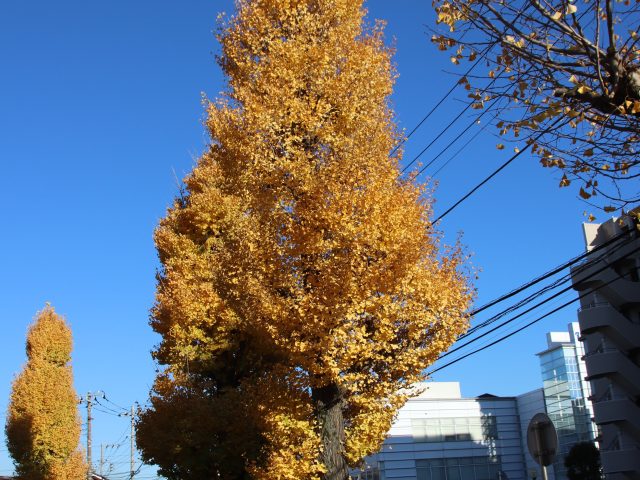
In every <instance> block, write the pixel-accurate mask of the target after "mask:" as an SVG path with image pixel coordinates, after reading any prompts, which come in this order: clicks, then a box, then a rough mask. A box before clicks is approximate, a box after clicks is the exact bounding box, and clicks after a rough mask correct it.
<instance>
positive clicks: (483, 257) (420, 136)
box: [0, 0, 587, 478]
mask: <svg viewBox="0 0 640 480" xmlns="http://www.w3.org/2000/svg"><path fill="white" fill-rule="evenodd" d="M430 3H431V2H428V1H418V0H397V1H394V2H389V1H386V0H373V1H370V2H368V6H369V9H370V17H371V18H382V19H385V20H387V21H388V27H387V38H388V39H389V41H394V42H395V46H396V48H397V55H396V57H395V59H396V62H397V69H398V72H399V74H400V77H399V79H398V82H397V85H396V89H395V93H394V96H393V102H394V106H395V110H396V113H397V117H398V122H399V124H400V125H401V126H402V127H405V128H407V129H410V128H412V127H413V126H414V125H415V124H416V123H417V122H418V121H419V119H420V118H422V116H423V115H424V114H425V113H426V112H427V111H428V110H429V109H430V108H431V107H432V106H433V105H434V103H435V102H436V101H437V100H438V99H439V98H440V97H441V96H442V95H443V94H444V93H445V92H446V91H447V90H448V89H449V87H450V86H451V85H452V82H455V81H456V79H455V78H454V77H452V76H451V75H449V74H447V73H446V72H445V71H446V70H451V69H452V68H454V67H453V66H452V65H451V63H450V62H449V60H448V55H446V54H443V53H442V52H438V51H437V49H436V48H435V47H433V46H432V45H431V44H430V42H429V37H430V34H428V33H426V27H425V25H433V21H434V15H433V13H432V11H431V8H430ZM223 10H224V11H227V12H232V10H233V7H232V2H231V1H230V0H218V1H204V0H192V1H189V2H175V1H169V0H158V1H153V2H152V1H149V0H139V1H135V2H132V1H125V0H113V1H109V2H94V1H79V0H65V1H62V2H54V3H52V2H48V1H42V0H39V1H32V0H23V1H20V2H18V1H5V2H2V3H0V65H2V67H1V68H2V74H1V75H0V162H1V165H2V169H1V170H0V172H1V173H0V178H1V179H2V189H1V195H2V201H1V202H0V219H1V222H2V223H1V230H0V231H1V232H2V233H1V235H0V273H1V275H0V321H1V325H2V336H1V339H0V342H1V343H0V412H1V414H2V421H3V423H4V412H5V411H6V405H7V399H8V396H9V391H10V384H11V381H12V378H13V376H14V375H15V374H16V373H17V372H18V371H19V370H20V369H21V366H22V365H23V362H24V361H25V355H24V338H25V333H26V330H27V326H28V324H29V323H30V322H31V320H32V318H33V316H34V314H35V313H36V311H38V310H39V309H41V308H42V307H43V306H44V304H45V302H47V301H49V302H51V304H52V305H53V306H54V307H55V308H56V309H57V311H58V312H59V313H61V314H63V315H65V316H66V318H67V319H68V321H69V322H70V324H71V326H72V328H73V333H74V338H75V351H74V355H73V367H74V372H75V383H76V387H77V390H78V393H79V394H84V393H85V392H87V391H96V390H103V391H105V392H106V393H107V395H108V396H109V398H110V399H111V400H113V401H114V402H116V403H118V404H120V405H123V406H129V405H131V404H132V403H133V402H134V401H138V402H140V403H144V402H145V400H146V398H147V395H148V391H149V387H150V385H151V383H152V381H153V377H154V365H153V363H152V361H151V359H150V355H149V351H150V350H151V349H152V348H153V346H154V344H155V343H156V342H157V341H158V338H157V337H156V336H155V335H154V334H153V333H152V331H151V329H150V328H149V326H148V311H149V308H150V307H151V305H152V303H153V295H154V289H155V277H154V275H155V271H156V268H157V266H158V262H157V259H156V253H155V250H154V246H153V242H152V232H153V229H154V227H155V225H156V224H157V222H158V220H159V218H160V217H161V216H162V215H163V213H164V212H165V209H166V207H167V206H168V205H169V204H170V203H171V201H172V198H173V196H174V194H176V191H177V190H176V182H175V180H174V174H173V171H174V170H175V172H176V173H177V175H178V176H179V177H182V176H184V175H185V174H186V173H187V172H188V171H189V170H190V169H191V167H192V166H193V164H194V159H195V158H196V157H197V156H198V155H199V154H200V152H202V151H203V149H204V148H205V145H206V143H207V136H206V132H205V131H204V129H203V126H202V119H203V108H202V104H201V92H205V93H206V94H207V96H208V97H209V98H212V99H213V98H215V97H216V96H217V94H218V92H220V91H221V90H222V89H223V88H224V81H223V78H222V77H221V74H220V72H219V69H218V67H217V65H216V63H215V61H214V54H215V53H216V52H217V51H218V45H217V43H216V41H215V38H214V36H213V34H212V30H213V29H214V27H215V19H216V16H217V14H218V12H219V11H223ZM393 39H395V40H393ZM463 98H464V93H463V92H462V91H460V92H457V93H456V94H455V95H454V96H453V97H451V98H450V99H449V100H448V101H447V102H446V103H445V105H444V106H443V107H442V108H440V109H439V110H438V112H437V114H436V115H434V116H432V117H431V119H430V120H429V121H428V122H427V124H426V125H425V126H424V127H423V128H422V129H421V130H419V131H418V132H417V133H416V134H415V135H414V136H413V137H412V138H411V140H410V141H409V142H408V143H407V146H406V147H407V153H406V156H405V158H407V159H410V158H413V156H414V155H415V154H416V153H417V152H419V151H420V150H421V149H422V148H423V147H424V146H425V145H426V144H427V143H428V142H429V141H430V140H431V139H432V138H433V136H434V134H435V133H436V132H438V131H440V128H441V127H443V126H444V125H445V124H446V123H448V121H449V119H451V118H452V117H453V116H454V115H456V114H457V113H458V111H459V110H460V109H461V108H462V106H463V103H462V99H463ZM465 118H467V117H465ZM467 121H468V120H466V121H465V122H460V123H459V124H458V125H456V127H455V128H454V129H452V130H451V131H450V132H448V134H447V135H445V137H444V138H443V142H441V143H439V144H437V145H435V146H434V147H432V148H431V149H430V150H429V152H428V154H427V155H425V157H424V158H425V160H428V159H430V158H432V156H433V155H435V154H436V153H437V152H438V151H439V149H440V148H441V146H443V145H444V144H446V142H448V141H450V140H451V139H453V138H455V137H456V136H457V132H458V131H459V130H461V129H462V128H463V127H464V125H465V124H466V122H467ZM493 133H495V129H491V128H490V129H488V130H487V132H485V133H483V134H481V135H480V137H479V138H478V140H477V141H476V142H474V143H473V144H472V145H471V146H470V147H469V148H467V149H466V150H464V151H463V152H462V153H461V154H460V155H459V156H458V157H457V158H456V159H455V160H454V161H452V162H451V164H450V165H449V166H448V167H447V168H445V169H443V170H442V172H441V173H440V174H439V175H438V181H439V186H438V189H437V191H436V199H437V203H436V213H441V212H442V211H444V210H445V209H446V208H447V207H448V206H449V205H451V204H452V203H453V202H454V201H455V200H456V199H458V198H459V197H460V196H461V195H463V194H464V193H466V192H467V191H468V190H469V189H470V188H471V187H472V186H473V185H475V184H476V183H477V182H478V181H479V180H481V179H482V178H484V176H485V175H487V174H488V173H489V172H491V171H492V170H493V169H494V168H496V167H497V166H498V165H499V164H500V163H502V162H503V161H504V160H506V159H507V158H508V156H509V155H510V154H511V153H512V148H513V146H507V148H506V149H505V150H504V151H502V152H499V151H497V150H496V149H495V144H496V143H498V141H499V140H498V139H496V138H495V137H494V136H493ZM455 150H456V148H454V149H453V150H452V152H454V151H455ZM443 158H444V159H446V158H448V155H445V156H444V157H443ZM430 171H433V169H431V170H430ZM558 180H559V175H558V174H555V173H552V172H550V171H547V170H544V169H542V168H541V167H539V166H538V164H537V162H536V160H534V159H531V158H530V157H529V156H526V155H525V156H522V157H520V158H519V159H518V160H517V161H516V162H515V163H514V164H512V165H511V166H510V167H508V168H507V169H506V170H505V171H504V172H503V173H501V174H500V175H499V176H498V177H497V178H496V179H494V180H493V181H491V183H489V184H488V185H487V186H485V187H484V188H483V189H482V190H481V191H479V192H478V193H477V194H476V195H475V196H473V197H472V198H471V199H469V200H468V201H467V202H465V203H464V204H463V205H462V206H460V207H459V208H458V209H456V210H455V211H454V212H453V213H451V214H450V215H449V216H447V218H446V219H445V220H444V221H443V222H442V224H441V227H442V229H444V231H445V232H446V234H447V237H448V238H449V239H451V240H452V239H455V236H456V234H457V233H458V232H460V231H462V232H464V237H463V241H464V243H465V244H466V245H467V247H468V249H469V251H470V252H473V254H474V255H473V264H474V266H475V267H477V268H479V269H481V272H480V279H479V280H478V281H477V283H476V286H477V288H478V303H479V304H481V303H484V302H485V301H487V300H490V299H492V298H494V297H496V296H498V295H499V294H501V293H504V292H505V291H507V290H510V289H511V288H513V287H515V286H517V285H519V284H521V283H523V282H525V281H527V280H528V279H530V278H532V277H533V276H535V275H537V274H540V273H542V272H544V271H546V270H548V269H550V268H552V267H554V266H556V265H557V264H560V263H562V262H563V261H564V260H565V259H568V258H570V257H572V256H575V255H577V254H578V253H580V252H581V251H582V250H583V248H584V246H583V240H582V233H581V222H582V221H583V220H584V217H583V215H582V213H583V211H584V210H585V209H586V208H587V207H586V206H585V205H584V204H583V203H581V202H580V201H579V200H577V199H576V197H575V192H574V191H573V190H569V189H564V190H559V189H558V188H557V184H558ZM530 318H532V317H530ZM481 319H482V318H480V319H479V320H481ZM574 319H575V308H571V307H570V308H568V309H566V310H565V311H564V313H561V314H558V315H555V316H553V317H551V318H550V319H547V320H545V321H544V322H541V323H540V324H539V325H537V326H535V327H534V328H531V329H529V330H526V331H525V332H523V333H521V334H518V335H517V336H515V337H513V338H512V339H511V340H510V341H508V342H503V343H502V344H500V345H499V346H497V347H495V348H493V349H490V350H488V351H486V352H484V353H483V354H481V355H477V356H474V357H472V359H470V360H468V361H463V362H460V363H459V364H458V365H456V366H453V367H451V368H448V369H445V370H443V371H442V372H440V373H438V374H437V375H436V376H435V379H436V380H441V381H460V382H461V383H462V389H463V393H464V394H465V395H478V394H481V393H484V392H491V393H494V394H500V395H515V394H519V393H523V392H525V391H528V390H531V389H533V388H537V387H539V386H540V382H541V381H540V373H539V367H538V362H537V358H536V357H535V356H534V354H535V353H536V352H538V351H541V350H542V349H543V348H544V346H545V339H544V333H545V332H546V331H549V330H558V329H563V328H565V326H566V323H568V322H569V321H572V320H574ZM127 425H128V424H127V419H125V418H118V417H115V416H112V415H107V414H104V413H99V412H98V413H96V419H95V422H94V431H95V434H94V445H95V446H96V447H95V448H94V451H93V456H94V459H96V460H97V459H98V458H99V445H100V443H105V444H107V443H113V442H116V441H117V440H118V439H119V438H120V437H121V434H122V433H123V432H124V431H126V429H127ZM127 448H128V446H127V445H125V446H124V447H121V448H120V449H119V450H118V451H117V452H116V456H115V457H114V460H115V462H117V464H116V467H115V470H116V471H118V472H123V471H126V470H127V469H128V458H127V456H126V455H125V454H126V452H127ZM118 462H120V463H118ZM11 471H12V466H11V462H10V460H9V459H8V457H7V453H6V447H5V446H4V444H3V442H2V444H0V475H2V474H9V473H10V472H11ZM152 473H153V470H152V469H145V470H144V474H143V475H142V476H141V477H140V478H151V477H152ZM115 478H118V476H116V477H115Z"/></svg>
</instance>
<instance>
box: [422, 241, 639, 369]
mask: <svg viewBox="0 0 640 480" xmlns="http://www.w3.org/2000/svg"><path fill="white" fill-rule="evenodd" d="M638 251H640V247H639V248H636V249H635V250H633V251H631V252H629V253H628V254H627V255H625V257H626V256H629V255H632V254H633V253H636V252H638ZM606 268H610V267H609V266H608V265H607V266H605V267H604V268H603V269H601V270H599V271H598V273H599V272H600V271H602V270H604V269H606ZM593 275H595V273H594V274H593ZM590 277H591V275H590V276H589V278H590ZM620 278H622V277H616V278H613V279H612V280H610V281H608V282H606V283H604V284H602V285H600V286H598V287H596V288H592V289H591V290H589V291H586V292H584V293H582V294H581V295H579V296H578V297H577V298H574V299H572V300H569V301H568V302H565V303H563V304H562V305H560V306H559V307H556V308H554V309H553V310H551V311H550V312H547V313H545V314H544V315H542V316H540V317H538V318H536V319H535V320H532V321H531V322H529V323H527V324H525V325H524V326H522V327H520V328H518V329H516V330H514V331H513V332H510V333H508V334H506V335H504V336H502V337H500V338H499V339H497V340H495V341H493V342H491V343H488V344H487V345H484V346H482V347H480V348H477V349H476V350H473V351H471V352H469V353H466V354H465V355H463V356H461V357H458V358H456V359H454V360H451V361H450V362H448V363H445V364H444V365H442V366H440V367H438V368H436V369H434V370H431V371H430V372H428V373H427V375H428V376H430V375H433V374H434V373H435V372H438V371H440V370H442V369H444V368H446V367H449V366H451V365H453V364H455V363H458V362H459V361H461V360H464V359H465V358H468V357H470V356H472V355H475V354H477V353H480V352H482V351H483V350H486V349H488V348H490V347H492V346H494V345H496V344H498V343H500V342H503V341H504V340H506V339H508V338H510V337H512V336H513V335H515V334H516V333H519V332H521V331H522V330H524V329H526V328H528V327H530V326H531V325H533V324H535V323H537V322H539V321H540V320H543V319H544V318H547V317H548V316H550V315H552V314H554V313H556V312H558V311H560V310H562V309H563V308H566V307H567V306H569V305H571V304H572V303H575V302H577V301H578V300H580V299H582V298H584V297H585V296H587V295H590V294H592V293H594V292H596V291H597V290H599V289H601V288H603V287H606V286H607V285H610V284H612V283H613V282H615V281H617V280H619V279H620ZM512 320H513V319H512ZM512 320H509V321H507V322H504V323H503V324H502V325H501V326H504V325H506V324H507V323H510V322H511V321H512ZM496 328H499V327H496ZM494 330H495V329H493V330H492V331H494ZM469 343H471V342H468V343H467V345H468V344H469Z"/></svg>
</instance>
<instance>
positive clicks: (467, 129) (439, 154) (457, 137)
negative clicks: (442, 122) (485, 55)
mask: <svg viewBox="0 0 640 480" xmlns="http://www.w3.org/2000/svg"><path fill="white" fill-rule="evenodd" d="M498 100H500V97H496V98H495V99H494V100H493V102H492V103H491V105H489V107H488V108H487V109H485V110H483V111H482V113H481V114H480V115H478V116H477V117H476V118H474V119H473V120H471V122H470V123H469V125H467V126H466V127H465V128H464V129H463V130H462V132H460V133H459V134H458V135H457V136H456V138H454V139H453V140H452V141H450V142H449V143H448V144H447V145H446V146H445V147H444V148H443V149H442V150H440V152H439V153H438V154H437V155H436V156H435V157H433V158H432V159H431V160H430V161H429V162H427V163H426V164H425V166H424V167H422V169H421V170H420V171H419V172H418V173H416V175H415V176H416V177H418V176H419V175H421V174H422V172H424V171H425V170H426V169H427V168H429V167H430V166H431V165H433V162H435V161H436V160H437V159H438V158H440V156H441V155H442V154H443V153H445V152H446V151H447V150H449V149H450V148H451V147H452V146H453V145H454V144H455V143H456V142H457V141H458V140H460V138H462V136H463V135H464V134H465V133H467V132H468V131H469V130H470V129H471V127H473V126H474V125H475V124H476V123H477V122H479V121H480V119H481V118H482V117H483V116H484V114H485V113H487V112H488V111H489V109H490V108H491V107H493V106H494V105H495V104H496V103H497V102H498ZM469 105H471V104H469ZM469 105H467V108H468V107H469ZM465 110H466V109H465ZM465 110H463V111H462V112H461V113H460V115H462V113H464V112H465ZM460 115H459V116H458V117H456V119H455V120H457V119H458V118H460ZM494 118H495V117H494ZM455 120H454V122H455ZM452 123H453V122H452ZM452 123H450V124H449V125H452ZM446 128H448V126H447V127H446ZM445 130H446V129H445ZM443 132H444V131H443ZM478 133H479V132H478ZM438 138H439V136H438V137H436V139H434V142H435V140H437V139H438ZM472 138H475V136H474V137H472ZM432 144H433V142H431V143H430V144H429V145H428V146H431V145H432ZM468 144H469V143H466V144H465V146H466V145H468ZM423 152H424V150H423V151H422V152H421V153H420V155H422V153H423ZM418 157H419V156H418ZM418 157H416V158H414V159H413V160H412V161H411V163H413V162H415V161H416V160H417V159H418ZM411 163H410V164H409V165H411ZM409 165H407V168H408V167H409ZM404 170H406V168H405V169H404ZM404 170H403V172H404Z"/></svg>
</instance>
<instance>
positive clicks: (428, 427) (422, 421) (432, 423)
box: [411, 415, 498, 442]
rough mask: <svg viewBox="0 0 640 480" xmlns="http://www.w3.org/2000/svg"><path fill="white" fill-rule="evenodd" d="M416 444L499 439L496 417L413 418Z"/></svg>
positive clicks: (412, 428)
mask: <svg viewBox="0 0 640 480" xmlns="http://www.w3.org/2000/svg"><path fill="white" fill-rule="evenodd" d="M411 430H412V434H413V441H414V442H463V441H473V442H483V441H484V442H486V441H490V440H495V439H497V438H498V424H497V422H496V417H494V416H489V415H483V416H482V417H459V418H412V419H411Z"/></svg>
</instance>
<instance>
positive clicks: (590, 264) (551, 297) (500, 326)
mask: <svg viewBox="0 0 640 480" xmlns="http://www.w3.org/2000/svg"><path fill="white" fill-rule="evenodd" d="M624 246H625V244H622V245H620V246H618V248H617V249H616V250H615V251H617V250H619V249H621V248H622V247H624ZM638 250H640V248H638V249H636V250H635V251H638ZM635 251H634V252H631V253H635ZM611 253H613V251H612V252H611ZM631 253H630V254H631ZM630 254H627V256H628V255H630ZM598 260H599V258H596V259H595V260H594V262H591V263H588V264H585V265H584V266H583V267H582V268H581V270H582V271H584V270H586V269H587V268H589V267H591V266H592V265H593V264H594V263H595V262H596V261H598ZM607 268H609V265H604V266H603V267H601V268H599V269H598V270H596V271H594V272H592V273H591V274H590V275H589V276H588V277H587V278H586V279H590V278H593V277H594V276H595V275H598V274H599V273H601V272H603V271H604V270H606V269H607ZM572 288H573V286H571V285H570V286H568V287H566V288H563V289H562V290H560V291H559V292H556V293H554V294H553V295H551V296H550V297H548V298H546V299H544V300H542V301H541V302H538V303H537V304H535V305H534V306H533V307H530V308H528V309H527V310H525V311H523V312H521V313H519V314H518V315H516V316H515V317H512V318H511V319H509V320H507V321H505V322H503V323H501V324H500V325H498V326H497V327H494V328H492V329H491V330H488V331H487V332H485V333H483V334H481V335H478V336H477V337H475V338H473V339H471V340H469V341H468V342H466V343H464V344H463V345H460V346H458V347H456V348H454V349H452V350H449V351H447V352H445V353H443V354H442V355H440V358H444V357H446V356H448V355H450V354H452V353H454V352H457V351H458V350H461V349H462V348H464V347H466V346H468V345H470V344H472V343H474V342H476V341H478V340H480V339H481V338H483V337H485V336H487V335H489V334H490V333H492V332H495V331H496V330H498V329H500V328H502V327H504V326H505V325H507V324H509V323H511V322H513V321H515V320H517V319H518V318H520V317H522V316H524V315H526V314H527V313H530V312H532V311H533V310H535V309H537V308H539V307H541V306H542V305H544V304H546V303H548V302H550V301H551V300H553V299H555V298H557V297H559V296H560V295H562V294H563V293H566V292H568V291H570V290H571V289H572ZM579 298H582V297H579ZM490 320H491V319H490ZM493 321H495V320H492V321H487V322H484V325H483V326H487V325H489V324H490V323H493ZM480 328H482V327H480ZM463 338H464V337H463Z"/></svg>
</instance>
